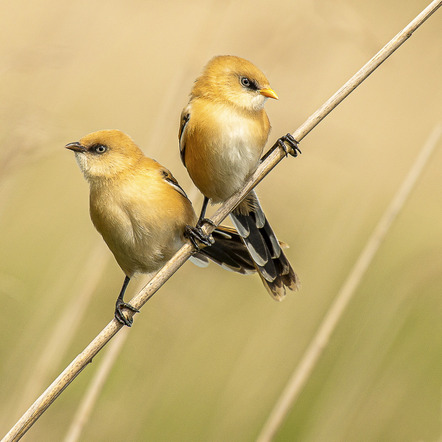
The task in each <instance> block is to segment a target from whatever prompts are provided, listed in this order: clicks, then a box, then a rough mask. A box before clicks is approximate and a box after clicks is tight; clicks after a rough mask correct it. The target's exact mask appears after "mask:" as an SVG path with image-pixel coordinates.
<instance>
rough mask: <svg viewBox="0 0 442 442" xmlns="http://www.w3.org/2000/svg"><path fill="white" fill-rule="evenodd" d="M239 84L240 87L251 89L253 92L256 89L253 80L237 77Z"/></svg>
mask: <svg viewBox="0 0 442 442" xmlns="http://www.w3.org/2000/svg"><path fill="white" fill-rule="evenodd" d="M239 82H240V83H241V86H243V87H245V88H247V89H251V90H253V91H256V90H257V89H258V87H257V86H256V83H255V82H254V81H253V80H250V78H248V77H239Z"/></svg>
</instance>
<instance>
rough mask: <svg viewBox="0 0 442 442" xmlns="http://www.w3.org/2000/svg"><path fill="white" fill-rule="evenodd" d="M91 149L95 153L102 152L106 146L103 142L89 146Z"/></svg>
mask: <svg viewBox="0 0 442 442" xmlns="http://www.w3.org/2000/svg"><path fill="white" fill-rule="evenodd" d="M91 150H92V151H94V152H95V153H98V154H102V153H104V152H106V150H107V146H105V145H104V144H95V145H93V146H92V147H91Z"/></svg>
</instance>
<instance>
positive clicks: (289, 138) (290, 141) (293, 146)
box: [276, 134, 302, 157]
mask: <svg viewBox="0 0 442 442" xmlns="http://www.w3.org/2000/svg"><path fill="white" fill-rule="evenodd" d="M276 143H277V144H278V145H279V146H280V147H281V148H282V149H283V150H284V152H285V156H287V155H288V154H290V155H291V156H293V157H297V156H298V153H302V152H301V150H300V149H299V143H298V142H297V141H296V140H295V139H294V138H293V135H292V134H287V135H284V136H283V137H281V138H279V139H278V141H277V142H276ZM286 143H287V144H286ZM287 146H288V147H287Z"/></svg>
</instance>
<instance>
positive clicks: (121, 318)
mask: <svg viewBox="0 0 442 442" xmlns="http://www.w3.org/2000/svg"><path fill="white" fill-rule="evenodd" d="M123 308H127V309H128V310H130V311H132V312H134V313H139V312H140V311H139V310H138V309H137V308H135V307H133V306H132V305H130V304H128V303H127V302H124V301H123V300H121V299H118V300H117V303H116V304H115V319H116V320H117V321H118V322H119V323H121V324H123V325H127V326H128V327H132V324H133V322H134V321H133V319H132V318H129V317H126V315H125V314H124V313H123Z"/></svg>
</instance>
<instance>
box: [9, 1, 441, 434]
mask: <svg viewBox="0 0 442 442" xmlns="http://www.w3.org/2000/svg"><path fill="white" fill-rule="evenodd" d="M441 4H442V0H434V1H433V2H432V3H430V5H429V6H427V7H426V8H425V9H424V10H423V11H422V12H421V13H420V14H419V15H418V16H417V17H416V18H415V19H414V20H412V21H411V22H410V23H409V24H408V25H407V26H406V27H405V28H404V29H403V30H402V31H401V32H399V34H397V35H396V36H395V37H394V38H393V39H392V40H391V41H390V42H389V43H387V44H386V45H385V46H384V47H383V48H382V49H381V50H380V51H379V52H378V53H377V54H376V55H375V56H374V57H373V58H372V59H371V60H370V61H369V62H368V63H366V64H365V65H364V66H363V67H362V68H361V69H360V70H359V71H358V72H357V73H356V74H355V75H354V76H353V77H352V78H350V80H348V81H347V83H345V84H344V86H342V87H341V89H339V90H338V91H337V92H336V93H335V94H334V95H333V96H332V97H331V98H330V99H329V100H328V101H327V102H326V103H324V104H323V105H322V106H321V107H320V108H319V109H318V110H317V111H316V112H315V113H314V114H313V115H311V116H310V117H309V118H308V119H307V121H306V122H305V123H304V124H302V125H301V126H300V127H299V128H298V129H297V130H296V131H295V132H294V133H293V136H294V137H295V139H297V140H298V141H301V140H302V139H303V138H304V137H305V136H306V135H307V134H308V133H309V132H310V131H311V130H312V129H313V128H314V127H315V126H316V125H317V124H318V123H319V122H320V121H321V120H323V119H324V118H325V117H326V116H327V115H328V114H329V113H330V112H331V111H332V110H333V109H334V108H335V107H336V106H337V105H338V104H339V103H340V102H341V101H342V100H344V98H346V97H347V96H348V95H349V94H350V93H351V92H352V91H353V90H354V89H355V88H356V87H357V86H359V85H360V84H361V83H362V82H363V81H364V80H365V79H366V78H367V77H368V76H369V75H370V74H371V73H372V72H373V71H374V70H375V69H376V68H377V67H379V66H380V65H381V64H382V62H383V61H385V60H386V59H387V58H388V57H389V56H390V55H391V54H392V53H393V52H394V51H395V50H396V49H398V48H399V47H400V46H401V45H402V43H404V42H405V41H406V40H407V39H408V38H409V37H410V36H411V35H412V34H413V32H414V31H415V30H416V29H417V28H418V27H419V26H421V25H422V23H424V22H425V20H427V19H428V18H429V17H430V16H431V14H433V13H434V12H435V11H436V10H437V9H438V8H439V7H440V6H441ZM284 156H285V154H284V152H283V150H282V148H278V147H274V148H273V149H272V151H271V153H270V154H269V155H268V156H267V158H266V160H265V161H263V162H262V163H261V164H260V165H259V167H258V168H257V170H256V171H255V173H254V174H253V175H252V176H251V177H250V179H249V180H248V181H247V183H246V184H245V186H244V188H243V189H242V190H241V191H239V192H237V193H236V194H234V195H233V196H232V197H230V198H229V199H228V200H227V201H226V202H224V204H223V205H222V206H221V207H220V208H219V209H218V210H217V212H216V213H215V214H214V216H213V218H212V221H213V222H214V223H215V224H219V223H220V222H221V221H222V220H223V219H224V218H226V217H227V215H228V214H229V213H230V212H231V211H232V210H233V209H234V208H235V206H237V205H238V203H239V202H240V201H241V200H242V199H243V198H244V197H245V196H246V195H247V194H248V193H249V192H250V190H251V189H252V188H253V187H255V186H256V185H257V184H258V183H259V182H260V181H261V180H262V179H263V178H264V177H265V176H266V175H267V174H268V173H269V172H270V171H271V170H272V169H273V168H274V167H275V166H276V165H277V164H278V163H279V162H280V161H281V160H282V159H283V158H284ZM205 229H206V233H209V232H211V231H212V230H213V226H205ZM191 254H192V246H191V245H190V243H187V244H185V245H184V246H183V247H181V249H180V250H178V252H177V253H176V254H175V255H174V256H173V257H172V258H171V259H170V260H169V262H168V263H166V265H165V266H164V267H163V268H162V269H161V270H160V271H159V272H158V273H157V274H156V275H155V276H154V277H153V278H152V279H151V280H150V281H149V282H148V283H147V284H146V286H145V287H144V288H143V289H142V290H141V291H140V292H139V293H138V294H137V295H136V296H135V297H134V298H133V299H132V300H131V301H130V303H131V304H132V305H133V306H134V307H135V308H138V309H139V308H141V307H142V306H143V305H144V304H145V303H146V302H147V301H148V300H149V299H150V298H151V297H152V296H153V295H154V294H155V293H156V292H157V291H158V289H159V288H160V287H161V286H162V285H163V284H164V283H165V282H166V281H167V280H168V279H169V278H170V277H171V276H172V275H173V274H174V273H175V272H176V271H177V270H178V269H179V268H180V267H181V266H182V265H183V264H184V263H185V262H186V261H187V259H188V258H189V256H190V255H191ZM130 314H132V313H130ZM121 328H122V325H121V324H120V323H119V322H118V321H117V320H116V319H112V321H110V322H109V324H108V325H107V326H106V327H105V328H104V329H103V330H102V331H101V332H100V333H99V334H98V335H97V336H96V337H95V339H94V340H93V341H92V342H91V343H90V344H89V345H88V346H87V347H86V348H85V349H84V350H83V351H82V352H81V353H80V354H79V355H78V356H77V357H76V358H75V359H74V360H73V361H72V362H71V363H70V364H69V365H68V366H67V367H66V369H65V370H64V371H63V372H62V373H61V374H60V375H59V376H58V377H57V378H56V379H55V380H54V382H53V383H52V384H51V385H50V386H49V387H48V388H47V389H46V390H45V391H44V392H43V393H42V395H41V396H40V397H39V398H38V399H37V400H36V401H35V402H34V403H33V404H32V405H31V406H30V407H29V409H28V410H27V411H26V412H25V413H24V414H23V416H22V417H21V418H20V419H19V420H18V421H17V423H16V424H15V425H14V426H13V427H12V428H11V430H10V431H9V432H8V434H7V435H6V436H5V437H4V438H3V439H2V442H10V441H17V440H19V439H20V438H21V437H22V436H23V435H24V434H25V433H26V431H28V430H29V428H31V426H32V425H33V424H34V423H35V422H36V421H37V419H38V418H39V417H40V416H41V415H42V414H43V413H44V412H45V410H46V409H47V408H48V407H49V406H50V405H51V404H52V402H54V401H55V399H56V398H57V397H58V396H59V395H60V394H61V393H62V392H63V390H64V389H65V388H66V387H67V386H68V385H69V384H70V383H71V382H72V381H73V380H74V379H75V378H76V377H77V376H78V375H79V374H80V373H81V371H82V370H83V369H84V368H85V367H86V365H87V364H88V363H90V362H92V358H93V357H94V356H95V355H96V354H97V353H98V352H99V351H100V350H101V349H102V348H103V347H104V346H105V345H106V344H107V343H108V342H109V341H110V340H111V339H112V337H113V336H114V335H115V334H116V333H117V332H118V331H119V330H120V329H121Z"/></svg>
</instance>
